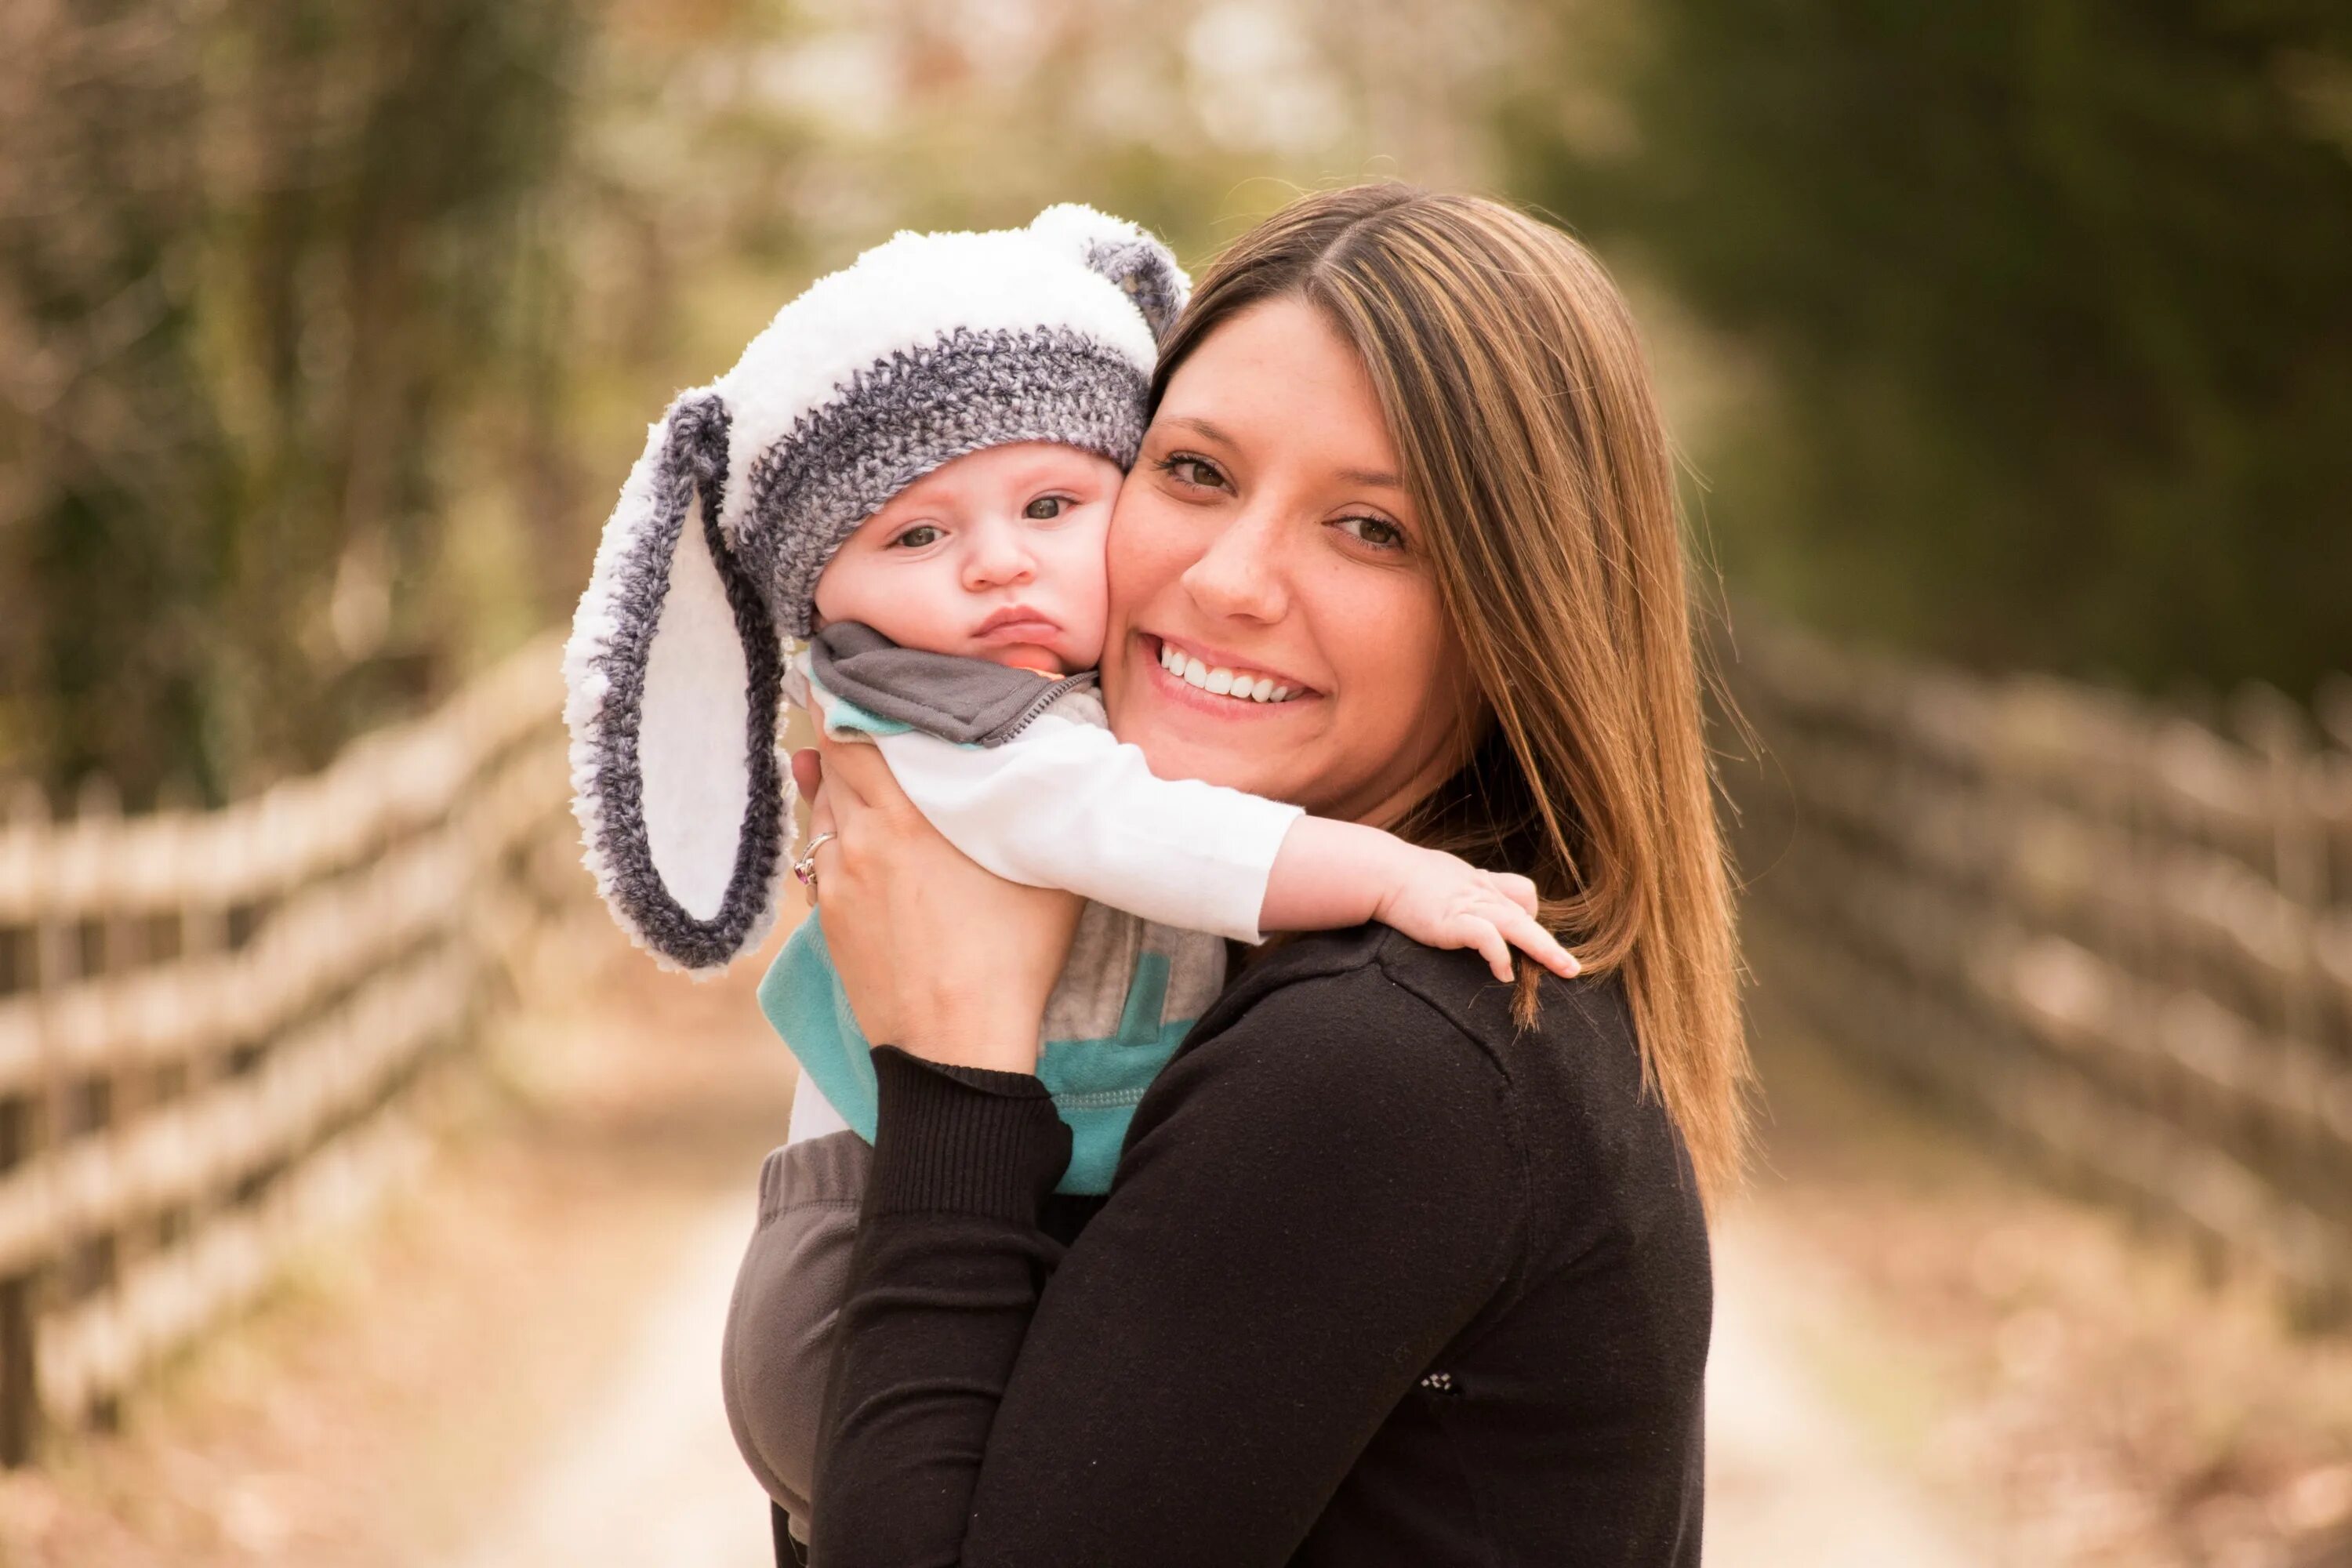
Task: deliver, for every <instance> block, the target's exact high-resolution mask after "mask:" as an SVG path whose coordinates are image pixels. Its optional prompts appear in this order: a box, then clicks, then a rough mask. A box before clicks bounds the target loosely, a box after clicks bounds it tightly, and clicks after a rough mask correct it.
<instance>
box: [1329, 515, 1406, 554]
mask: <svg viewBox="0 0 2352 1568" xmlns="http://www.w3.org/2000/svg"><path fill="white" fill-rule="evenodd" d="M1339 526H1340V528H1342V529H1343V530H1345V531H1347V532H1349V533H1350V534H1353V535H1354V536H1355V537H1356V538H1358V539H1360V540H1362V541H1363V542H1365V543H1367V544H1369V545H1370V546H1372V547H1373V548H1374V549H1376V550H1402V549H1403V548H1404V530H1403V529H1402V528H1399V527H1398V526H1397V525H1396V524H1395V523H1393V522H1391V521H1388V520H1387V519H1386V518H1379V517H1343V518H1341V519H1340V520H1339Z"/></svg>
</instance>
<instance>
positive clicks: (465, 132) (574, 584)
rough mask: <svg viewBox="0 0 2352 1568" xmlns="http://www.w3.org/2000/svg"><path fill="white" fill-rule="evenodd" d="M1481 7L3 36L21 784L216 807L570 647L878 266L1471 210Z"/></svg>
mask: <svg viewBox="0 0 2352 1568" xmlns="http://www.w3.org/2000/svg"><path fill="white" fill-rule="evenodd" d="M1504 10H1505V7H1503V6H1501V5H1498V4H1495V3H1491V0H1377V3H1375V4H1372V5H1352V4H1347V3H1345V0H1291V3H1289V4H1281V3H1266V0H803V3H801V4H796V5H795V4H786V3H785V0H497V3H496V4H482V3H481V0H410V3H408V4H405V5H399V6H383V5H369V4H365V3H364V0H148V3H146V4H143V5H121V4H115V3H110V0H9V4H8V5H5V6H0V147H5V149H6V156H5V159H0V781H5V779H6V778H7V777H8V776H9V775H11V774H14V775H17V776H19V777H22V778H29V779H32V780H36V781H37V782H38V783H39V784H42V785H43V786H45V788H46V790H47V792H48V793H49V794H50V795H52V796H57V795H64V794H66V793H68V792H69V791H71V790H72V788H73V787H74V786H75V784H77V782H78V781H79V780H82V779H83V778H85V777H87V776H89V775H92V774H105V775H110V776H111V777H112V778H113V779H115V780H116V781H117V782H118V783H119V785H120V788H121V795H122V798H123V799H124V801H125V803H126V804H127V805H130V806H131V807H132V808H134V809H137V808H140V807H142V806H145V805H150V804H152V803H153V802H154V801H155V800H157V799H158V798H160V797H177V798H183V799H192V800H199V801H218V800H221V799H225V798H228V797H232V796H236V795H243V794H246V793H248V792H250V791H251V790H253V789H255V788H257V787H258V786H259V785H261V784H265V783H267V782H268V780H269V779H270V778H272V777H275V776H278V775H280V774H283V773H290V772H298V771H303V770H307V769H310V768H312V767H315V766H317V765H319V763H321V762H322V761H323V760H324V759H325V758H326V757H328V756H329V755H331V753H332V752H334V751H335V750H336V749H337V748H338V747H339V746H340V745H341V742H343V741H345V740H346V739H348V738H349V737H350V736H351V735H352V733H354V732H355V731H359V730H362V729H364V728H366V727H369V726H371V725H373V724H376V723H380V722H382V721H383V720H384V719H385V718H387V717H389V716H392V715H394V714H397V713H399V712H402V711H404V710H409V709H412V708H414V707H415V706H416V705H418V704H420V703H423V702H425V701H428V700H431V699H432V698H433V697H435V696H436V695H437V694H438V693H439V692H441V691H443V690H445V689H447V688H448V687H449V686H450V685H451V684H453V683H454V682H455V681H456V680H457V679H458V678H459V677H460V676H462V674H463V673H465V671H466V670H467V668H471V667H472V666H473V665H475V664H478V663H479V662H480V661H481V660H483V659H485V658H489V657H492V656H494V655H495V654H497V653H498V652H500V651H502V650H503V649H504V647H508V646H510V645H512V644H513V643H515V642H516V641H519V640H520V638H521V637H524V636H526V635H528V634H529V633H530V631H532V630H535V629H536V628H538V627H540V626H545V625H547V624H550V623H551V622H558V621H561V620H562V619H563V618H564V617H566V616H568V615H569V613H570V611H571V608H572V603H573V601H574V598H575V597H576V595H577V594H578V592H579V589H580V586H581V584H583V582H584V581H585V579H586V576H587V571H588V564H589V561H590V558H591V555H592V554H593V548H594V542H595V534H596V530H597V526H598V524H599V523H600V522H601V521H602V516H603V512H604V507H605V506H606V505H608V504H609V500H610V497H611V496H612V494H613V493H614V490H615V489H617V488H618V486H619V483H620V480H621V479H622V476H623V475H624V474H625V471H626V469H627V467H628V465H629V462H630V461H631V459H632V458H634V457H635V454H636V452H637V450H638V448H639V447H640V446H641V444H642V442H643V440H644V433H645V427H646V423H647V422H648V421H649V420H651V419H653V418H654V417H655V416H657V415H658V413H659V412H660V410H661V408H662V406H663V405H664V404H665V403H666V401H667V398H668V397H669V396H670V395H672V394H673V393H674V392H675V391H676V390H677V388H678V387H679V386H681V385H686V384H693V383H697V382H700V381H703V380H707V379H709V377H710V376H712V375H715V374H719V372H720V371H722V370H724V369H725V368H726V366H727V365H728V364H729V363H731V362H732V361H733V359H734V357H735V355H736V354H737V353H740V349H741V347H742V345H743V343H744V342H746V341H747V340H748V339H749V338H750V337H751V335H752V334H753V333H754V332H755V331H758V329H759V328H760V326H761V325H762V324H763V323H764V322H765V321H766V320H767V319H768V317H769V316H770V315H772V313H773V312H774V310H776V308H777V307H778V306H779V305H780V304H782V302H783V300H785V299H787V298H788V297H789V296H790V295H791V293H792V292H793V290H794V289H797V288H798V287H799V286H800V285H801V284H803V282H805V281H806V279H808V278H809V277H810V276H812V275H813V274H814V273H815V272H817V271H821V270H823V269H824V268H830V267H833V266H836V265H838V264H840V263H841V262H844V261H845V260H847V259H848V258H850V257H851V256H852V255H854V254H855V253H856V251H857V250H859V249H861V248H863V247H866V246H867V245H870V244H873V243H875V242H876V241H877V240H879V239H881V238H883V237H887V234H888V233H889V232H890V230H891V229H893V228H894V227H898V226H992V225H998V224H1010V223H1020V222H1024V221H1026V220H1027V219H1028V218H1029V217H1030V216H1032V215H1034V213H1035V212H1036V210H1037V209H1038V208H1039V207H1041V206H1044V205H1046V204H1047V203H1049V202H1053V201H1061V200H1079V201H1089V202H1094V203H1096V204H1097V205H1102V206H1104V207H1106V208H1108V209H1109V210H1112V211H1116V212H1119V213H1121V214H1123V215H1126V216H1133V217H1136V218H1138V219H1140V220H1141V221H1143V222H1145V223H1148V224H1150V225H1152V226H1155V227H1158V228H1160V229H1161V230H1162V232H1164V233H1167V234H1168V235H1169V236H1170V237H1171V239H1173V240H1174V241H1175V242H1176V243H1177V244H1178V246H1179V247H1180V249H1181V250H1182V251H1183V252H1184V253H1185V254H1186V255H1187V256H1188V257H1189V258H1192V259H1194V260H1196V261H1197V260H1199V259H1201V258H1203V257H1204V256H1205V255H1206V254H1207V253H1208V252H1210V251H1212V250H1213V248H1214V247H1215V246H1216V244H1217V243H1219V242H1220V241H1222V239H1223V238H1224V237H1228V236H1229V235H1230V234H1231V233H1233V232H1237V231H1238V229H1239V228H1240V227H1241V226H1243V225H1244V223H1245V222H1246V221H1247V220H1248V219H1249V218H1250V217H1252V216H1255V214H1257V213H1259V212H1263V211H1266V210H1270V209H1271V208H1273V207H1274V206H1276V205H1279V204H1280V203H1281V202H1282V201H1283V200H1284V199H1286V196H1287V195H1289V193H1290V191H1291V190H1292V189H1294V188H1295V186H1294V185H1292V184H1289V183H1288V182H1291V181H1297V182H1301V183H1309V184H1311V183H1319V182H1322V181H1327V180H1330V179H1345V178H1354V177H1360V176H1362V175H1364V174H1374V173H1388V172H1401V173H1404V174H1410V175H1415V176H1419V177H1423V178H1427V179H1431V180H1434V181H1440V182H1450V181H1458V180H1462V179H1465V178H1475V176H1476V174H1477V173H1478V171H1479V169H1480V167H1481V164H1480V163H1479V159H1480V157H1481V156H1482V155H1483V153H1482V150H1483V141H1482V138H1483V136H1484V130H1483V126H1482V123H1481V117H1480V114H1479V112H1478V105H1479V99H1478V96H1477V94H1476V92H1475V90H1473V89H1472V87H1471V85H1470V84H1472V83H1474V82H1475V81H1477V80H1482V79H1484V78H1485V76H1486V74H1488V73H1489V72H1490V71H1491V69H1492V66H1493V62H1494V61H1495V60H1496V58H1498V57H1499V55H1500V53H1501V52H1502V51H1503V49H1504V48H1505V47H1507V31H1506V30H1505V29H1503V28H1502V27H1501V26H1500V20H1499V19H1500V18H1501V16H1502V15H1503V12H1504ZM1399 151H1402V152H1405V153H1407V156H1405V157H1403V158H1402V159H1396V158H1389V157H1385V156H1382V155H1383V154H1386V153H1394V152H1399Z"/></svg>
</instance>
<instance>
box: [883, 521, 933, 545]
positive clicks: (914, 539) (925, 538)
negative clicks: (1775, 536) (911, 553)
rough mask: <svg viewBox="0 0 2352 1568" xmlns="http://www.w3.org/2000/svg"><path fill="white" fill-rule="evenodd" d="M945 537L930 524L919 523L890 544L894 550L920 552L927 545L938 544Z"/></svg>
mask: <svg viewBox="0 0 2352 1568" xmlns="http://www.w3.org/2000/svg"><path fill="white" fill-rule="evenodd" d="M942 537H943V535H941V534H940V531H939V529H938V528H937V527H936V526H935V525H933V524H931V523H928V522H919V523H917V524H915V526H914V527H912V528H910V529H908V531H906V532H904V533H902V534H900V535H899V536H898V538H896V539H894V540H892V541H891V542H890V544H891V547H892V548H893V549H903V550H920V549H922V548H923V546H925V545H927V544H937V543H938V542H940V539H941V538H942Z"/></svg>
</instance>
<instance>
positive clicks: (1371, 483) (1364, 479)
mask: <svg viewBox="0 0 2352 1568" xmlns="http://www.w3.org/2000/svg"><path fill="white" fill-rule="evenodd" d="M1166 423H1168V424H1170V425H1181V426H1186V427H1187V428H1189V429H1192V430H1193V431H1196V432H1198V433H1199V434H1201V435H1202V436H1206V437H1208V438H1209V439H1210V440H1212V441H1221V442H1223V444H1224V445H1226V446H1228V447H1232V446H1235V445H1238V443H1237V442H1235V441H1234V438H1233V437H1232V435H1231V434H1230V433H1228V432H1227V431H1226V429H1225V427H1224V426H1222V425H1213V424H1211V423H1210V422H1209V421H1208V420H1206V419H1201V418H1197V417H1195V416H1192V415H1190V414H1171V415H1170V416H1168V417H1167V420H1166ZM1338 478H1339V480H1340V482H1342V483H1343V484H1350V485H1362V486H1364V487H1365V488H1366V489H1376V490H1401V489H1404V481H1403V480H1402V479H1399V478H1397V477H1396V476H1395V475H1394V474H1391V473H1389V472H1387V471H1386V470H1384V469H1381V468H1341V469H1339V472H1338Z"/></svg>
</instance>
